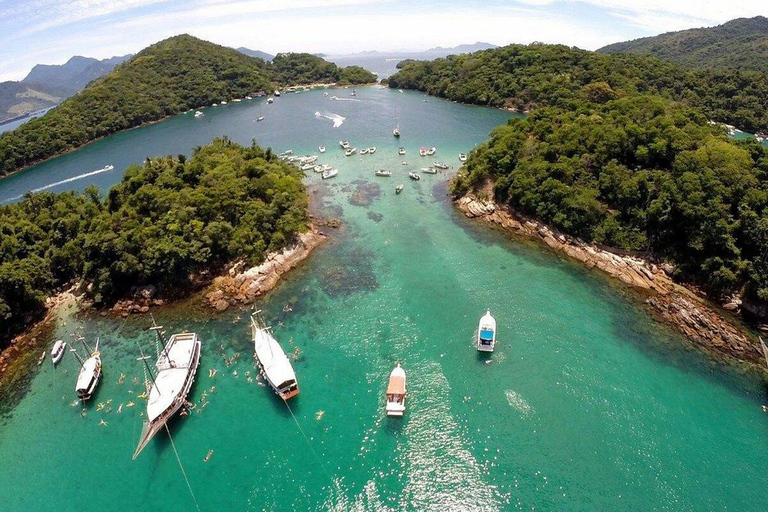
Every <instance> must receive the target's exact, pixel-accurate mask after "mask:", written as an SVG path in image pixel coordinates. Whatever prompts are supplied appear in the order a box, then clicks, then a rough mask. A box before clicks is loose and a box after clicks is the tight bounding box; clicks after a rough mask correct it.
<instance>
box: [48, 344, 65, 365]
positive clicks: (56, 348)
mask: <svg viewBox="0 0 768 512" xmlns="http://www.w3.org/2000/svg"><path fill="white" fill-rule="evenodd" d="M66 348H67V344H66V342H65V341H64V340H56V343H54V344H53V348H52V349H51V361H53V364H56V363H58V362H59V361H61V358H62V357H64V349H66Z"/></svg>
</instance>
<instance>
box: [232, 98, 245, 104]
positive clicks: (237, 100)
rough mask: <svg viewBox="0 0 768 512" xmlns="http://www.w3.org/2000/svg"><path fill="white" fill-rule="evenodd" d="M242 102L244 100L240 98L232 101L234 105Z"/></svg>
mask: <svg viewBox="0 0 768 512" xmlns="http://www.w3.org/2000/svg"><path fill="white" fill-rule="evenodd" d="M241 101H243V100H242V99H240V98H235V99H233V100H232V102H233V103H240V102H241Z"/></svg>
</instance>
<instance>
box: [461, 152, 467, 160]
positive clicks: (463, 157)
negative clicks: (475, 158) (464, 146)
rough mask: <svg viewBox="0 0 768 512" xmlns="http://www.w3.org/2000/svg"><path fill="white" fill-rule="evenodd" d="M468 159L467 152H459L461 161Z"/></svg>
mask: <svg viewBox="0 0 768 512" xmlns="http://www.w3.org/2000/svg"><path fill="white" fill-rule="evenodd" d="M466 161H467V154H466V153H459V162H466Z"/></svg>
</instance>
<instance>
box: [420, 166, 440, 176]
mask: <svg viewBox="0 0 768 512" xmlns="http://www.w3.org/2000/svg"><path fill="white" fill-rule="evenodd" d="M421 172H424V173H427V174H437V169H435V168H434V167H422V168H421Z"/></svg>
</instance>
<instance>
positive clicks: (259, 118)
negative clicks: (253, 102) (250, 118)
mask: <svg viewBox="0 0 768 512" xmlns="http://www.w3.org/2000/svg"><path fill="white" fill-rule="evenodd" d="M256 120H257V121H263V120H264V116H259V117H258V118H256Z"/></svg>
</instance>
